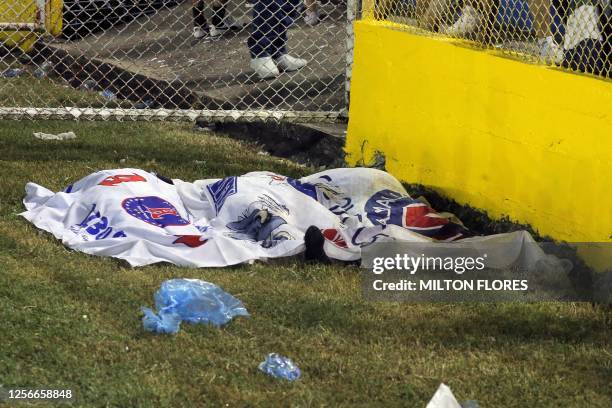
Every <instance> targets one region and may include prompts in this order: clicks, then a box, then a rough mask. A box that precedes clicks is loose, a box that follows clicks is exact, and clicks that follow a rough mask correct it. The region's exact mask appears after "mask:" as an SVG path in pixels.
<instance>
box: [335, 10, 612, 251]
mask: <svg viewBox="0 0 612 408" xmlns="http://www.w3.org/2000/svg"><path fill="white" fill-rule="evenodd" d="M355 36H356V38H355V59H354V66H353V78H352V84H351V105H350V115H349V117H350V119H349V127H348V135H347V143H346V152H347V154H348V161H349V163H350V164H353V165H355V164H358V163H360V162H362V161H363V162H365V163H368V162H370V161H371V160H372V159H373V157H374V154H375V152H376V151H379V152H381V153H383V154H384V155H385V156H386V163H387V170H388V171H390V172H391V173H392V174H394V175H395V176H396V177H398V178H400V179H401V180H403V181H406V182H409V183H422V184H424V185H427V186H431V187H434V188H435V189H437V190H438V191H440V192H442V193H444V194H445V195H447V196H450V197H452V198H454V199H456V200H457V201H459V202H461V203H467V204H470V205H472V206H474V207H476V208H480V209H484V210H486V211H487V212H488V213H489V214H490V215H491V216H492V217H494V218H498V217H501V216H504V215H508V216H510V218H512V219H513V220H515V221H518V222H522V223H529V224H531V225H532V226H533V227H534V228H535V229H536V230H538V231H539V233H541V234H544V235H549V236H551V237H553V238H555V239H558V240H564V241H573V242H589V241H591V242H610V241H612V189H611V187H612V115H611V112H612V82H610V81H606V80H602V79H597V78H594V77H590V76H586V75H580V74H572V73H568V72H564V71H562V70H558V69H554V68H550V67H544V66H538V65H531V64H526V63H523V62H520V61H515V60H512V59H508V58H504V57H500V56H496V55H495V54H493V53H491V52H486V51H480V50H474V49H471V48H470V47H469V46H468V45H467V44H465V43H461V42H457V41H453V40H444V39H437V38H436V39H434V38H428V37H425V36H419V35H414V34H410V33H408V32H403V31H399V30H393V29H391V28H389V25H386V24H385V23H381V22H376V21H372V20H369V21H358V22H357V23H356V24H355Z"/></svg>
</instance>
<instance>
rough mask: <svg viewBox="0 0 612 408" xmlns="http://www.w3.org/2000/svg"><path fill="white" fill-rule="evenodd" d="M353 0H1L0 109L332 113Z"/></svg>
mask: <svg viewBox="0 0 612 408" xmlns="http://www.w3.org/2000/svg"><path fill="white" fill-rule="evenodd" d="M354 5H355V2H354V0H348V4H347V0H326V1H325V2H317V1H316V0H63V2H62V1H61V0H6V1H5V2H4V3H3V4H2V5H0V117H3V118H13V119H20V118H61V119H67V118H69V119H75V118H78V119H91V120H108V119H119V120H192V119H193V118H195V117H208V118H211V119H214V120H220V121H223V120H246V121H249V120H269V119H273V120H280V119H283V120H292V121H336V120H338V118H340V117H343V116H346V110H347V92H348V84H349V79H350V72H351V70H350V66H349V65H348V64H350V63H351V60H352V59H351V58H350V56H351V55H352V38H351V36H350V35H351V33H352V19H353V18H354V15H355V12H354V7H355V6H354ZM347 6H348V7H347ZM349 7H350V8H351V11H350V12H347V8H349ZM349 19H351V20H349ZM347 27H348V28H347Z"/></svg>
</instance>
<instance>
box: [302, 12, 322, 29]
mask: <svg viewBox="0 0 612 408" xmlns="http://www.w3.org/2000/svg"><path fill="white" fill-rule="evenodd" d="M304 22H305V23H306V24H308V25H309V26H311V27H312V26H316V25H317V24H319V22H320V20H319V13H318V12H317V11H313V10H306V12H305V13H304Z"/></svg>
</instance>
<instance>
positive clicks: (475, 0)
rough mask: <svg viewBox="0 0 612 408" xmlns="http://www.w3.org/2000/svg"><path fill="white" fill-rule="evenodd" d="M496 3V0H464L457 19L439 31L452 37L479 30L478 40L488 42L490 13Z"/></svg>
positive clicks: (466, 34)
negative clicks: (479, 37)
mask: <svg viewBox="0 0 612 408" xmlns="http://www.w3.org/2000/svg"><path fill="white" fill-rule="evenodd" d="M497 3H498V2H497V0H465V1H464V2H463V7H462V8H461V15H460V16H459V18H458V19H457V21H455V22H454V23H453V24H451V25H449V26H446V27H443V28H442V29H440V32H442V33H444V34H446V35H450V36H452V37H470V36H471V35H473V34H475V33H477V32H480V36H481V37H482V38H481V39H480V40H481V41H484V42H486V43H488V42H490V41H491V37H492V35H491V34H492V33H491V30H492V25H491V21H492V15H493V11H495V10H496V9H497Z"/></svg>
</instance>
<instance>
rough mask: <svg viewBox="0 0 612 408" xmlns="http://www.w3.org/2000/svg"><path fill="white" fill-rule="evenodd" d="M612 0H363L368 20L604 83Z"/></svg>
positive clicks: (611, 35) (608, 74) (611, 39)
mask: <svg viewBox="0 0 612 408" xmlns="http://www.w3.org/2000/svg"><path fill="white" fill-rule="evenodd" d="M610 13H611V10H610V0H364V1H363V15H364V17H368V18H374V19H377V20H383V21H388V22H392V23H400V25H399V26H398V27H400V28H401V25H404V26H406V27H407V28H408V27H413V28H418V29H420V30H426V31H427V32H428V34H435V35H443V36H450V37H457V38H463V39H468V40H472V41H473V42H474V44H476V45H479V46H482V47H487V48H494V49H497V50H500V51H501V52H503V53H507V54H512V55H513V56H514V57H518V58H521V59H524V60H527V61H530V62H536V63H541V64H547V65H554V66H560V67H565V68H568V69H571V70H574V71H580V72H585V73H590V74H594V75H597V76H601V77H604V78H610V77H611V76H612V70H611V68H610V60H611V57H612V56H611V50H610V45H611V42H612V27H611V25H612V22H611V21H610V17H611V15H610Z"/></svg>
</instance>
